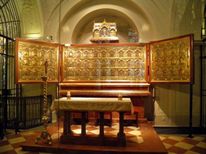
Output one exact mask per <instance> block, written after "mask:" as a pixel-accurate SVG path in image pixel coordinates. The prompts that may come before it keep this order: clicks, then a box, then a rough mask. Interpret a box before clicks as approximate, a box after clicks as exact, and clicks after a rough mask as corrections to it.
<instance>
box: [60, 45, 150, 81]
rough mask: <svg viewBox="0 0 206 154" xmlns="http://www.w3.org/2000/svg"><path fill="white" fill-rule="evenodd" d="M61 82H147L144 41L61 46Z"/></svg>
mask: <svg viewBox="0 0 206 154" xmlns="http://www.w3.org/2000/svg"><path fill="white" fill-rule="evenodd" d="M62 55H63V61H62V82H72V81H76V82H80V81H85V82H107V81H109V82H113V81H114V82H118V81H119V82H131V81H132V82H146V81H147V59H146V57H147V56H146V45H137V44H136V45H134V44H133V45H131V44H127V45H121V44H120V45H116V46H114V45H112V44H111V45H90V46H70V47H64V48H63V53H62Z"/></svg>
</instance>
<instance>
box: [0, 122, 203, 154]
mask: <svg viewBox="0 0 206 154" xmlns="http://www.w3.org/2000/svg"><path fill="white" fill-rule="evenodd" d="M56 127H57V126H56ZM116 127H117V126H116V125H115V124H114V125H113V126H112V128H109V127H108V128H106V129H105V131H107V133H110V134H111V135H112V134H116V133H117V130H116ZM41 130H42V127H37V128H33V129H27V130H21V132H20V133H18V134H17V135H15V133H14V131H13V130H7V135H6V137H5V138H4V139H3V140H1V141H0V153H1V154H34V152H28V151H22V149H21V144H22V143H24V142H26V141H27V140H29V139H30V138H29V136H30V135H35V133H36V132H39V131H41ZM58 130H59V133H57V132H53V131H52V130H50V131H51V133H52V138H58V137H59V134H60V133H61V132H62V128H61V127H59V129H58ZM72 130H73V131H74V132H75V133H77V134H78V133H80V126H78V125H74V126H72ZM87 131H88V132H87V133H93V134H98V129H97V128H96V127H93V126H87ZM125 133H126V135H127V136H130V135H131V136H132V135H136V136H137V138H136V139H137V140H136V142H138V143H141V142H144V140H143V138H142V137H141V132H140V130H139V129H138V128H136V127H134V126H128V127H126V128H125ZM159 137H160V139H161V141H162V142H163V144H164V146H165V148H166V149H167V150H168V153H171V154H172V153H174V154H206V135H194V137H193V138H188V137H187V134H186V135H179V134H178V135H177V134H176V135H175V134H159ZM151 146H152V145H151Z"/></svg>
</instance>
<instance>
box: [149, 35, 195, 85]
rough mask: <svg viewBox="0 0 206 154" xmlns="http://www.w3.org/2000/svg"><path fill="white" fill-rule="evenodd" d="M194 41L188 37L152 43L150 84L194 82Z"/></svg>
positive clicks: (190, 36)
mask: <svg viewBox="0 0 206 154" xmlns="http://www.w3.org/2000/svg"><path fill="white" fill-rule="evenodd" d="M192 39H193V37H192V35H186V36H181V37H177V38H173V39H167V40H162V41H156V42H152V43H150V82H152V83H164V82H165V83H168V82H177V83H189V82H192V80H193V78H192V77H193V73H192V72H193V71H192V69H193V67H192V62H193V61H192V57H193V55H192V41H193V40H192Z"/></svg>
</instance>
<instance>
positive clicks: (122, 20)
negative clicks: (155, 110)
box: [19, 0, 203, 43]
mask: <svg viewBox="0 0 206 154" xmlns="http://www.w3.org/2000/svg"><path fill="white" fill-rule="evenodd" d="M20 1H21V2H20V3H19V4H20V5H21V6H20V8H21V9H20V12H21V10H23V9H24V6H25V4H26V3H28V1H27V0H20ZM33 1H36V0H33ZM197 1H199V3H198V2H197ZM33 3H34V2H33ZM36 8H38V9H36V10H35V9H33V10H35V11H37V12H38V13H39V17H37V18H38V19H39V20H40V27H41V33H42V34H41V37H44V36H52V37H53V40H55V41H60V42H62V43H89V39H90V38H91V33H92V26H93V23H94V22H98V21H100V22H101V21H103V20H104V19H105V20H106V21H110V22H116V23H117V28H118V37H119V38H120V42H127V35H128V29H130V28H131V29H133V30H135V31H137V33H138V35H139V41H140V42H147V41H152V40H157V39H163V38H167V37H172V36H177V35H182V34H188V33H195V34H196V36H195V37H197V38H198V37H200V31H201V30H200V28H201V11H202V10H203V8H202V2H201V0H181V1H179V0H75V1H74V0H59V1H58V0H37V1H36ZM33 16H34V17H33V19H34V18H35V16H37V15H36V14H35V15H33ZM24 20H32V17H31V18H29V19H28V17H27V18H24ZM37 21H38V20H36V22H37ZM36 22H34V23H36ZM59 27H60V28H59ZM24 28H25V27H24Z"/></svg>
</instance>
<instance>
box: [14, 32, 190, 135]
mask: <svg viewBox="0 0 206 154" xmlns="http://www.w3.org/2000/svg"><path fill="white" fill-rule="evenodd" d="M192 44H193V35H185V36H180V37H176V38H171V39H167V40H160V41H154V42H150V43H125V44H122V43H104V44H72V45H71V46H69V47H68V46H64V45H61V44H55V43H49V42H43V41H34V40H25V39H16V83H17V84H23V83H24V84H25V83H42V80H41V77H42V75H44V68H45V67H44V64H45V62H48V70H47V82H48V83H56V84H58V85H59V96H60V97H63V96H66V95H68V91H69V97H70V96H71V97H73V96H81V97H88V96H89V97H127V98H128V97H129V98H135V97H139V96H141V97H142V96H151V92H150V85H152V84H155V83H186V84H190V83H192V82H193V71H192V70H193V61H192V58H193V52H192V50H193V46H192ZM83 127H84V128H85V125H83ZM67 131H68V130H67ZM101 132H102V130H101V129H100V134H101ZM67 133H68V132H67ZM83 135H85V132H83ZM121 135H122V134H120V137H121V138H124V136H123V137H122V136H121Z"/></svg>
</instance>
